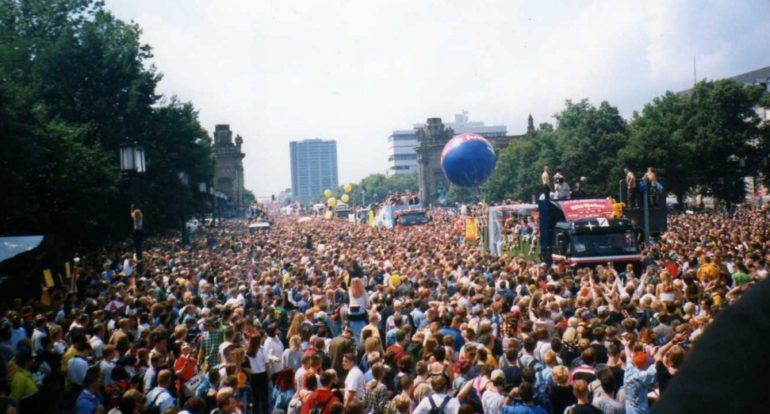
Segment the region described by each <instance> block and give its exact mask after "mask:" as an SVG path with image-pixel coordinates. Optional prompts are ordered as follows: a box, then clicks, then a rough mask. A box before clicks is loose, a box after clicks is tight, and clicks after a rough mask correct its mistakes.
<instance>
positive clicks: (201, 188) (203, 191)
mask: <svg viewBox="0 0 770 414" xmlns="http://www.w3.org/2000/svg"><path fill="white" fill-rule="evenodd" d="M207 191H208V190H207V189H206V183H203V182H202V183H199V184H198V192H199V193H201V200H202V203H201V204H202V206H201V223H200V224H201V226H203V225H204V224H206V217H205V214H206V192H207Z"/></svg>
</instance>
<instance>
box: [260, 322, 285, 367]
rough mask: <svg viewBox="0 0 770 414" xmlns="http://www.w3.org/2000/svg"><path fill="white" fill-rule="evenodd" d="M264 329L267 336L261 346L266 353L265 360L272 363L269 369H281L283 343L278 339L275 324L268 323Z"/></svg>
mask: <svg viewBox="0 0 770 414" xmlns="http://www.w3.org/2000/svg"><path fill="white" fill-rule="evenodd" d="M266 331H267V338H266V339H265V344H264V345H263V347H264V348H265V352H266V353H267V360H268V361H269V362H270V363H271V364H272V365H270V371H271V372H278V371H280V370H282V369H283V358H282V357H283V350H284V347H283V343H281V340H280V339H278V335H277V333H278V327H277V326H276V325H275V324H270V325H269V326H268V327H267V330H266Z"/></svg>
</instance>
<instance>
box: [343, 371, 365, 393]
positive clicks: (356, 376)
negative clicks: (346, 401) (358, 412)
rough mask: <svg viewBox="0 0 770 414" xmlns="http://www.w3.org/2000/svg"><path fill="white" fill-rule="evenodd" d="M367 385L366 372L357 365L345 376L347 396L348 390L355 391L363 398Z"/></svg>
mask: <svg viewBox="0 0 770 414" xmlns="http://www.w3.org/2000/svg"><path fill="white" fill-rule="evenodd" d="M365 386H366V381H365V380H364V373H363V372H361V370H360V369H359V368H358V367H357V366H353V368H351V369H350V371H348V375H347V376H346V377H345V396H346V397H347V394H348V391H355V392H356V398H358V399H359V400H363V399H364V387H365Z"/></svg>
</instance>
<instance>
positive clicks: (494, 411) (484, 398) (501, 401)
mask: <svg viewBox="0 0 770 414" xmlns="http://www.w3.org/2000/svg"><path fill="white" fill-rule="evenodd" d="M434 402H435V401H434ZM447 405H448V404H447ZM503 405H505V397H503V395H502V394H500V393H499V392H497V391H495V390H486V391H485V392H484V394H482V395H481V406H482V407H483V408H484V414H500V413H501V412H502V411H503Z"/></svg>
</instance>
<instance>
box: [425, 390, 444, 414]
mask: <svg viewBox="0 0 770 414" xmlns="http://www.w3.org/2000/svg"><path fill="white" fill-rule="evenodd" d="M428 402H429V403H430V410H428V414H443V413H444V408H446V405H447V404H449V396H448V395H447V396H445V397H444V401H441V405H439V406H438V407H436V403H434V402H433V398H431V396H428Z"/></svg>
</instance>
